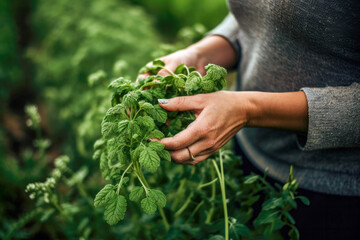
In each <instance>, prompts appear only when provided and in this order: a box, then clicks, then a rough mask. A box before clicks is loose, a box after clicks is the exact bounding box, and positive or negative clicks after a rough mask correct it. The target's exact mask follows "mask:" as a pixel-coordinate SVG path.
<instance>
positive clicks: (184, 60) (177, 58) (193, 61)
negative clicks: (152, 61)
mask: <svg viewBox="0 0 360 240" xmlns="http://www.w3.org/2000/svg"><path fill="white" fill-rule="evenodd" d="M159 59H160V60H161V61H163V62H164V63H165V67H166V68H167V69H169V70H171V71H175V69H176V67H177V66H178V65H180V64H185V65H187V66H192V67H195V68H196V70H197V71H198V72H200V74H202V75H205V65H206V64H207V63H208V61H206V60H205V59H202V58H200V57H199V55H198V53H197V51H196V50H195V49H194V48H188V49H183V50H179V51H177V52H174V53H172V54H170V55H167V56H164V57H161V58H159ZM157 74H158V75H160V76H166V75H169V74H170V73H169V72H168V71H167V70H165V69H162V70H160V71H159V72H158V73H157ZM148 76H149V74H148V73H144V74H140V75H139V76H138V78H145V77H148Z"/></svg>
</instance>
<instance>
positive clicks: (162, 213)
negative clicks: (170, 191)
mask: <svg viewBox="0 0 360 240" xmlns="http://www.w3.org/2000/svg"><path fill="white" fill-rule="evenodd" d="M158 209H159V212H160V215H161V218H162V221H163V224H164V226H165V230H166V231H167V232H168V231H169V230H170V225H169V223H168V221H167V219H166V216H165V213H164V210H163V209H162V208H161V207H158Z"/></svg>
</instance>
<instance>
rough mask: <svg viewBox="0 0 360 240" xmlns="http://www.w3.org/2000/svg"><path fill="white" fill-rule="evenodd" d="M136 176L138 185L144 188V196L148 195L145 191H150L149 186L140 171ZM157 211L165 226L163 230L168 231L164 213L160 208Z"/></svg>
mask: <svg viewBox="0 0 360 240" xmlns="http://www.w3.org/2000/svg"><path fill="white" fill-rule="evenodd" d="M135 174H136V176H137V177H138V179H139V181H140V183H141V184H142V186H143V187H144V189H145V192H146V195H147V194H148V193H147V191H148V189H150V186H149V184H148V183H147V181H146V179H145V177H144V175H143V173H142V171H141V169H138V170H137V172H135ZM158 209H159V212H160V215H161V218H162V221H163V223H164V226H165V230H166V231H169V229H170V225H169V222H168V220H167V219H166V216H165V213H164V210H163V209H162V208H160V207H158Z"/></svg>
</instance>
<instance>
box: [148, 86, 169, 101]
mask: <svg viewBox="0 0 360 240" xmlns="http://www.w3.org/2000/svg"><path fill="white" fill-rule="evenodd" d="M148 91H149V92H150V93H151V94H152V95H153V96H154V98H155V99H162V98H165V95H166V92H165V90H164V89H163V88H160V87H154V88H151V89H149V90H148Z"/></svg>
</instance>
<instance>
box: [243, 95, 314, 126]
mask: <svg viewBox="0 0 360 240" xmlns="http://www.w3.org/2000/svg"><path fill="white" fill-rule="evenodd" d="M244 94H245V96H246V101H245V102H246V103H247V104H246V106H247V107H246V116H247V124H246V126H247V127H266V128H277V129H283V130H291V131H300V132H305V131H307V125H308V115H307V100H306V97H305V94H304V93H303V92H302V91H299V92H285V93H269V92H244Z"/></svg>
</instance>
